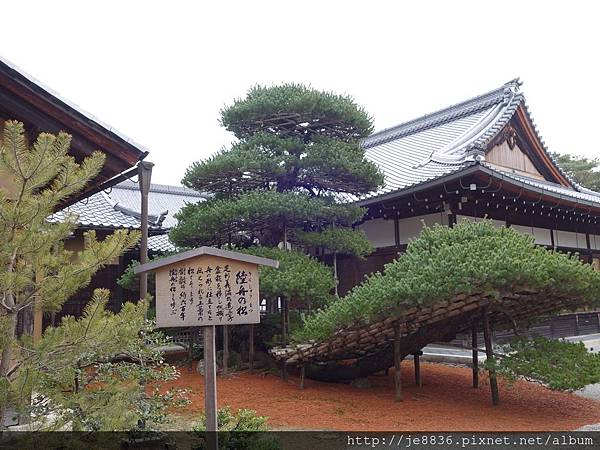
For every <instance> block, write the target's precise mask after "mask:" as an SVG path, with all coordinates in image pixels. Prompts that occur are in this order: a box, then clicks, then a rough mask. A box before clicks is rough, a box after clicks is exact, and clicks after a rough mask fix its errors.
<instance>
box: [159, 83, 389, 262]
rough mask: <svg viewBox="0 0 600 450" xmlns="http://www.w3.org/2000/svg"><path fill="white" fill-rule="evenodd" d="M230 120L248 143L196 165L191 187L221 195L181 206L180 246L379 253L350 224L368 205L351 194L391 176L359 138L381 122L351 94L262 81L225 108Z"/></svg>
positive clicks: (176, 232)
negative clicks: (358, 203) (370, 157)
mask: <svg viewBox="0 0 600 450" xmlns="http://www.w3.org/2000/svg"><path fill="white" fill-rule="evenodd" d="M221 123H222V125H223V126H224V127H225V128H226V129H227V130H229V131H231V132H232V133H233V134H234V135H235V136H236V138H237V139H238V141H237V142H236V143H235V144H234V145H233V146H232V147H231V148H229V149H227V150H222V151H220V152H219V153H217V154H215V155H214V156H212V157H210V158H208V159H206V160H204V161H200V162H197V163H195V164H193V165H192V166H191V167H190V168H189V169H188V170H187V172H186V174H185V177H184V178H183V184H184V185H185V186H187V187H190V188H192V189H196V190H198V191H202V192H206V193H209V194H211V198H210V199H209V200H208V201H205V202H201V203H198V204H193V205H188V206H186V207H185V208H183V209H182V210H181V212H180V213H179V216H178V219H179V224H178V225H177V227H176V228H175V229H173V230H172V231H171V234H170V237H171V239H172V240H173V241H174V242H175V243H176V244H178V245H180V246H198V245H222V244H233V245H236V246H238V247H250V246H254V245H260V246H266V247H275V246H278V245H279V246H282V243H285V245H283V247H284V248H287V247H288V245H289V244H290V243H292V244H295V245H296V246H297V247H305V248H307V247H315V246H319V247H322V248H323V247H324V248H326V249H328V250H330V251H332V252H334V253H336V252H343V253H350V254H355V255H358V256H362V255H364V254H366V253H369V252H370V250H371V247H370V245H369V243H368V241H367V240H366V237H365V236H364V234H363V233H361V232H359V231H355V230H352V229H351V228H350V227H351V225H352V224H354V223H355V222H357V221H359V220H360V219H361V218H362V217H363V215H364V210H363V209H362V208H360V207H358V206H356V205H355V204H352V203H351V202H347V201H342V200H347V199H349V198H352V197H353V196H360V195H361V194H365V193H368V192H370V191H372V190H374V189H376V188H378V187H379V186H381V185H382V183H383V175H382V174H381V172H380V171H379V170H378V168H377V167H376V165H375V164H373V163H372V162H370V161H368V160H367V159H365V154H364V151H363V149H362V148H361V146H360V142H359V141H360V139H362V138H364V137H366V136H368V135H369V134H370V133H371V132H372V129H373V123H372V119H371V117H370V116H369V115H368V114H367V113H366V112H365V111H364V110H363V109H362V108H361V107H359V106H358V105H357V104H356V103H355V102H354V101H353V100H352V99H351V98H350V97H347V96H341V95H336V94H333V93H329V92H321V91H318V90H315V89H311V88H309V87H306V86H303V85H297V84H285V85H281V86H273V87H262V86H257V87H254V88H252V89H250V91H249V92H248V94H247V96H246V98H244V99H238V100H236V101H235V102H234V103H233V105H231V106H229V107H227V108H224V109H223V110H222V111H221Z"/></svg>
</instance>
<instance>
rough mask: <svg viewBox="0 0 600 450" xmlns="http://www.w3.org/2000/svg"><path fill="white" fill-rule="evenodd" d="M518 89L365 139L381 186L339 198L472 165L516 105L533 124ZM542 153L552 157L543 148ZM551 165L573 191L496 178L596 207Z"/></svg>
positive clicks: (394, 188) (514, 84)
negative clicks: (527, 185) (378, 172)
mask: <svg viewBox="0 0 600 450" xmlns="http://www.w3.org/2000/svg"><path fill="white" fill-rule="evenodd" d="M520 85H521V83H520V82H519V80H518V79H515V80H512V81H510V82H508V83H506V84H505V85H503V86H501V87H500V88H498V89H495V90H493V91H490V92H488V93H486V94H483V95H480V96H478V97H475V98H472V99H470V100H467V101H465V102H462V103H458V104H456V105H453V106H450V107H448V108H445V109H442V110H440V111H437V112H435V113H432V114H427V115H425V116H423V117H420V118H417V119H414V120H411V121H409V122H406V123H403V124H400V125H397V126H395V127H392V128H388V129H386V130H383V131H380V132H377V133H374V134H373V135H371V136H369V137H368V138H366V139H365V140H363V142H362V145H363V148H364V149H365V156H366V157H367V159H369V160H371V161H373V162H374V163H376V164H377V165H378V166H379V168H380V169H381V171H382V172H383V173H384V176H385V185H384V187H383V188H381V189H379V190H378V191H375V192H371V193H369V194H367V195H365V196H362V197H360V198H356V197H349V196H347V197H344V198H345V199H347V200H363V201H367V202H368V201H369V200H370V199H376V198H377V197H379V196H381V195H384V194H390V193H394V192H401V191H402V190H404V189H407V188H410V187H413V186H416V185H419V184H422V183H426V182H428V181H431V180H434V179H436V178H440V177H442V176H445V175H449V174H452V173H455V172H459V171H461V170H463V169H466V168H467V167H470V166H472V165H474V164H477V163H478V162H479V160H480V158H477V153H478V152H482V151H484V150H485V148H486V147H487V145H488V144H489V142H490V141H491V140H492V139H494V137H495V136H496V135H497V134H498V133H499V132H500V131H501V130H502V128H503V127H504V126H505V125H506V124H507V123H508V121H509V120H510V119H511V118H512V117H513V115H514V114H515V111H516V110H517V107H518V106H519V105H522V106H523V108H524V110H525V113H526V116H527V119H528V120H529V121H530V122H531V123H532V125H533V124H534V122H533V119H532V118H531V114H530V111H529V109H528V107H527V105H526V103H525V97H524V96H523V94H522V93H521V92H520V89H519V87H520ZM538 137H539V135H538ZM540 141H542V140H541V137H540ZM542 142H543V141H542ZM542 145H543V144H542ZM544 151H546V153H547V154H548V155H549V156H550V157H552V155H551V154H550V152H549V151H548V149H547V148H546V147H545V146H544ZM552 160H553V162H554V164H555V165H556V167H557V168H558V169H559V170H560V171H561V173H563V175H565V176H566V177H567V178H568V179H569V180H570V181H571V183H572V185H573V188H570V187H565V186H559V185H555V184H554V183H544V182H540V181H539V180H534V179H531V178H527V177H520V176H516V175H514V174H507V173H504V172H502V174H504V175H508V176H510V177H513V178H514V179H517V180H518V181H521V182H523V183H525V184H529V185H531V186H534V187H538V188H544V189H547V190H549V191H552V192H555V193H559V194H560V195H564V196H570V197H572V198H574V199H582V200H588V201H593V202H598V201H600V194H599V193H595V192H593V191H590V190H589V189H585V188H582V187H581V186H579V185H577V183H575V182H574V181H573V180H572V179H571V178H570V177H569V176H568V174H566V173H565V172H564V170H562V169H561V168H560V166H558V164H557V163H556V161H555V160H554V159H552Z"/></svg>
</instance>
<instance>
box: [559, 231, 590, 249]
mask: <svg viewBox="0 0 600 450" xmlns="http://www.w3.org/2000/svg"><path fill="white" fill-rule="evenodd" d="M554 245H556V246H557V247H571V248H587V243H586V240H585V234H583V233H574V232H572V231H561V230H554Z"/></svg>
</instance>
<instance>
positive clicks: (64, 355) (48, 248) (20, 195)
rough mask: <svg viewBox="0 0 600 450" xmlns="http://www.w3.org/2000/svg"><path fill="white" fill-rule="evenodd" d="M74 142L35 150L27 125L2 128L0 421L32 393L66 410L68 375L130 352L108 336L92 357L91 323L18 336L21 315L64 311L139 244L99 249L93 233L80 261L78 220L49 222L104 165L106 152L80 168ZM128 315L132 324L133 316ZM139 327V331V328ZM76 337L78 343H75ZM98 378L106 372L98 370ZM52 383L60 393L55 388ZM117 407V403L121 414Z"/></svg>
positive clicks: (51, 140) (130, 236)
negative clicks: (63, 395) (63, 390)
mask: <svg viewBox="0 0 600 450" xmlns="http://www.w3.org/2000/svg"><path fill="white" fill-rule="evenodd" d="M70 141H71V138H70V136H69V135H68V134H66V133H59V134H58V135H56V136H55V135H52V134H48V133H42V134H40V135H39V136H38V138H37V139H36V140H35V142H34V143H33V144H32V145H31V146H29V145H28V143H27V139H26V136H25V131H24V128H23V125H22V124H21V123H19V122H15V121H9V122H6V124H5V127H4V133H3V138H2V142H1V147H0V173H2V176H3V179H4V180H5V183H3V185H4V186H5V188H3V189H0V242H2V246H0V261H1V263H2V265H3V267H4V270H3V271H2V272H1V273H0V351H1V361H0V416H1V415H2V414H3V413H4V412H5V411H6V410H7V408H8V407H11V406H15V404H18V403H19V400H23V397H22V396H23V395H26V396H27V395H29V394H30V393H31V392H34V391H35V392H39V393H40V394H41V395H43V396H44V397H47V398H53V400H54V402H51V404H52V405H54V406H56V407H57V408H59V409H60V408H61V407H62V409H63V410H65V408H67V409H68V408H69V407H67V406H65V405H66V404H68V402H66V401H63V400H61V399H60V398H58V397H57V395H58V394H57V393H58V392H59V391H60V388H59V387H58V384H60V382H62V381H64V379H63V378H61V376H60V375H61V374H64V373H66V372H64V370H67V369H66V368H67V367H68V370H71V371H76V370H79V371H81V370H86V369H87V368H89V367H90V365H89V364H87V363H86V361H87V362H90V361H88V359H91V361H94V362H98V361H100V360H101V361H103V362H110V355H113V352H114V351H115V350H118V349H122V350H125V347H124V346H119V345H116V346H113V345H112V344H113V343H116V342H117V341H113V342H111V339H113V338H114V337H115V336H117V335H120V334H121V331H120V330H118V329H115V328H103V329H102V330H101V332H102V333H103V336H104V340H105V344H106V345H105V346H104V347H99V348H96V349H95V350H94V351H92V349H91V347H89V345H91V343H93V342H96V343H98V340H97V339H99V338H97V337H96V338H94V339H96V341H94V339H92V334H90V333H88V332H91V331H92V330H95V329H96V327H95V325H94V324H93V323H92V321H91V320H87V321H86V320H83V321H75V322H73V321H72V320H71V319H69V320H67V321H66V322H64V324H65V325H66V327H63V328H60V329H59V331H52V330H49V331H47V332H46V334H45V336H44V338H43V339H42V341H41V342H40V343H36V345H34V344H32V342H31V339H30V338H28V337H27V336H24V337H21V338H19V337H18V336H17V335H16V330H17V316H18V314H19V313H20V312H22V311H27V310H29V311H32V310H33V309H37V310H41V311H42V312H53V311H58V310H59V309H60V308H61V306H62V305H63V303H64V302H65V301H66V300H67V299H68V298H69V297H70V296H71V295H73V294H74V293H75V292H76V291H77V290H78V289H80V288H81V287H83V286H85V285H87V284H88V283H89V282H90V279H91V277H92V275H93V274H94V273H95V272H96V271H97V270H98V269H100V268H101V267H103V266H104V265H106V264H108V263H109V262H110V261H112V260H114V258H115V257H118V256H119V255H121V254H122V253H123V252H124V251H125V250H127V249H130V248H132V247H133V246H134V245H135V244H136V243H137V241H138V239H139V233H137V232H130V231H126V230H118V231H116V232H114V233H113V234H112V235H110V236H107V237H106V238H104V239H103V240H102V241H100V240H98V239H96V235H95V233H94V232H93V231H90V232H88V233H86V234H85V238H84V249H83V250H82V251H81V252H79V253H77V254H75V253H74V252H71V251H68V250H66V249H65V248H64V245H63V242H64V240H65V239H67V238H68V237H69V236H70V235H71V234H72V232H73V231H74V229H75V227H76V220H77V218H76V217H75V216H74V215H69V216H67V218H66V219H65V220H64V221H62V222H55V221H50V220H48V218H49V217H50V216H51V215H52V213H53V212H55V211H56V210H57V208H58V206H59V204H60V202H61V201H62V200H64V199H65V198H67V197H69V196H71V195H73V194H75V193H77V192H78V191H80V190H82V189H83V188H84V187H85V185H86V184H87V183H88V181H89V180H91V179H92V178H94V177H95V176H96V175H97V174H98V172H99V171H100V169H101V167H102V165H103V163H104V155H103V154H102V153H100V152H95V153H93V154H92V155H91V156H90V157H88V158H86V159H85V160H84V161H83V162H81V163H77V162H76V161H75V160H74V158H73V157H72V156H70V155H69V153H68V151H69V146H70ZM6 181H7V182H6ZM99 295H100V294H99ZM105 301H106V298H104V297H103V299H100V300H98V299H96V304H97V305H100V304H102V302H105ZM97 309H98V310H103V307H100V306H98V308H97ZM127 314H128V315H127V317H128V318H129V319H132V317H133V315H134V314H132V313H131V312H129V313H127ZM138 314H139V312H138ZM93 317H96V318H102V317H105V315H104V314H102V313H101V314H98V315H93ZM142 319H143V316H142ZM98 320H100V319H98ZM116 322H117V321H113V322H112V323H113V324H115V325H116ZM97 323H98V322H96V324H97ZM136 323H137V324H138V325H139V321H138V322H136ZM127 329H128V330H129V332H128V333H124V334H125V335H126V336H128V337H129V338H130V342H129V344H128V345H134V344H136V343H138V344H139V341H140V339H141V338H139V337H137V338H136V336H137V333H138V332H139V331H140V330H139V329H137V330H135V332H133V331H132V330H131V328H127ZM77 334H78V335H79V338H77V339H76V338H74V337H73V336H75V335H77ZM70 336H71V337H73V338H72V339H71V338H70ZM86 339H89V341H87V340H86ZM108 342H111V344H108ZM75 343H77V345H74V344H75ZM86 349H87V351H86ZM76 354H78V355H79V356H77V357H75V355H76ZM86 358H88V359H86ZM43 360H44V361H46V363H44V362H42V361H43ZM54 363H57V364H59V365H61V368H58V366H57V367H55V366H53V364H54ZM61 370H63V372H61ZM96 371H97V372H98V373H100V372H102V371H101V370H98V368H97V367H96ZM44 374H45V375H44ZM54 375H56V376H57V378H56V380H55V381H56V385H55V386H54V388H50V387H49V384H51V383H52V382H54V381H52V380H54V378H53V377H54ZM59 379H60V381H59ZM134 379H135V378H134ZM72 380H73V378H71V379H70V381H72ZM59 397H60V396H59ZM109 403H110V402H109ZM117 403H118V402H113V404H114V405H115V406H116V405H117ZM21 404H22V403H21ZM46 407H47V406H46ZM90 408H92V406H90ZM80 409H81V408H80ZM112 411H113V412H114V410H112Z"/></svg>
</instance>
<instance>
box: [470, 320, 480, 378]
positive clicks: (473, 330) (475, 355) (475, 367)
mask: <svg viewBox="0 0 600 450" xmlns="http://www.w3.org/2000/svg"><path fill="white" fill-rule="evenodd" d="M477 346H478V342H477V320H473V323H472V324H471V348H472V351H473V359H472V363H471V367H472V368H473V387H474V388H478V387H479V351H478V350H477Z"/></svg>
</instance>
